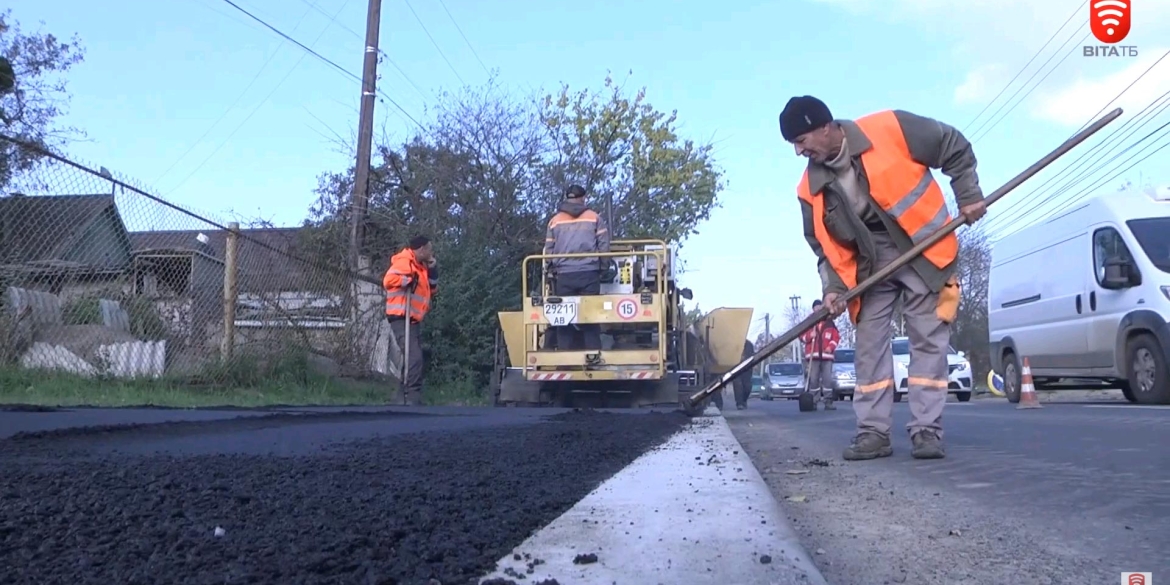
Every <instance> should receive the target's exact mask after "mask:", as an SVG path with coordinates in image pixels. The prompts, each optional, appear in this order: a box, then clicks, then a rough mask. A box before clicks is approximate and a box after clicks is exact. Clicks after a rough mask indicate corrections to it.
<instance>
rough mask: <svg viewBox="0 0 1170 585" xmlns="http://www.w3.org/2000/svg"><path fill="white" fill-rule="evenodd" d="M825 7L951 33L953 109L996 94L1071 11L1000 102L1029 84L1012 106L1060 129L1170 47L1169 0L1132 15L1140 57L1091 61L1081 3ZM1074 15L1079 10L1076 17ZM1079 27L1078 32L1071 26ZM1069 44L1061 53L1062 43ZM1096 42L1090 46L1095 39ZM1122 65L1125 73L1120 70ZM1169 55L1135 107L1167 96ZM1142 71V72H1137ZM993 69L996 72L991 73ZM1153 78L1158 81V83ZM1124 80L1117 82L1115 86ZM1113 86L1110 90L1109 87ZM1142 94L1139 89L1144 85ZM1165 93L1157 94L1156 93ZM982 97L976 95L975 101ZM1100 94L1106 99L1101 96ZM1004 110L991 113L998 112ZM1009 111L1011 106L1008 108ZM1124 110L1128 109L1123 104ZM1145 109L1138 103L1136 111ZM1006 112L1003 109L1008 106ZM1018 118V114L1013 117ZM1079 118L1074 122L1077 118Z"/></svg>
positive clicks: (931, 1) (831, 1)
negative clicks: (1083, 45) (1085, 50)
mask: <svg viewBox="0 0 1170 585" xmlns="http://www.w3.org/2000/svg"><path fill="white" fill-rule="evenodd" d="M811 1H813V2H816V3H820V4H827V5H832V6H837V7H840V8H841V9H843V10H846V11H848V12H851V13H854V14H858V13H864V14H868V15H873V16H875V17H877V18H878V19H885V20H892V21H901V22H912V23H916V24H917V25H918V26H921V27H923V28H925V29H929V30H930V31H931V32H937V31H939V30H944V29H945V30H946V37H947V38H949V39H951V40H952V42H953V44H952V46H950V47H948V48H942V47H940V49H941V50H944V51H945V50H947V49H949V51H950V54H951V55H953V60H954V63H955V66H956V67H957V68H959V69H960V70H965V71H967V73H966V77H965V78H964V79H963V81H961V82H959V85H958V86H957V87H956V88H955V90H954V94H953V98H954V101H955V103H956V104H958V105H962V106H968V107H975V108H977V109H978V108H982V105H984V104H986V103H988V102H989V101H990V100H991V98H992V97H994V96H995V95H996V94H997V93H999V91H1000V89H1002V88H1003V87H1004V85H1005V83H1006V82H1007V81H1008V80H1009V79H1011V78H1012V77H1013V76H1015V75H1016V72H1017V71H1019V70H1020V68H1022V67H1023V66H1024V64H1025V63H1027V62H1028V60H1029V59H1031V58H1032V56H1033V55H1034V54H1035V53H1036V51H1037V50H1039V49H1040V47H1041V45H1043V44H1044V42H1045V41H1046V40H1048V37H1049V36H1050V35H1052V33H1053V32H1055V31H1056V30H1057V29H1058V28H1060V27H1061V25H1062V24H1064V23H1065V22H1066V21H1067V20H1068V19H1069V16H1070V14H1072V15H1073V16H1072V20H1071V21H1069V23H1068V25H1067V26H1065V27H1064V29H1063V30H1061V32H1060V34H1058V35H1057V36H1056V38H1055V39H1053V41H1052V42H1051V43H1050V44H1049V45H1048V46H1047V47H1046V48H1045V49H1044V52H1043V53H1042V54H1041V55H1040V56H1039V57H1038V58H1036V60H1035V61H1033V62H1032V63H1031V64H1030V65H1029V67H1028V69H1027V70H1026V71H1024V73H1023V74H1022V75H1020V77H1019V79H1017V80H1016V81H1015V83H1013V85H1012V86H1011V87H1010V88H1009V89H1008V90H1007V92H1005V94H1004V95H1002V96H1000V98H999V100H998V101H997V104H999V103H1003V102H1005V101H1006V100H1008V99H1009V97H1010V96H1012V95H1013V94H1015V93H1016V89H1017V88H1019V87H1020V86H1021V85H1022V84H1024V83H1027V86H1028V87H1027V88H1025V89H1024V90H1023V91H1020V92H1019V94H1018V95H1017V97H1016V98H1014V99H1013V100H1012V101H1013V103H1014V102H1015V101H1017V100H1020V99H1021V98H1023V99H1025V100H1026V102H1025V103H1022V104H1021V106H1022V107H1021V108H1019V109H1017V111H1019V112H1030V113H1032V114H1033V115H1035V116H1038V117H1040V118H1043V119H1045V120H1048V121H1054V122H1058V123H1061V124H1072V125H1073V126H1080V125H1081V124H1083V123H1084V121H1085V119H1087V118H1088V117H1089V116H1090V115H1092V114H1093V113H1094V112H1096V111H1097V110H1098V109H1100V108H1101V106H1102V105H1104V104H1105V103H1106V102H1108V101H1109V99H1110V98H1112V97H1113V96H1114V95H1116V94H1117V92H1118V91H1120V90H1121V88H1123V87H1125V85H1127V84H1128V83H1129V82H1130V81H1132V80H1133V79H1134V78H1135V77H1136V76H1137V73H1138V72H1140V71H1141V70H1142V69H1144V68H1145V67H1146V66H1149V63H1151V62H1152V59H1156V58H1157V57H1158V56H1160V55H1161V53H1163V52H1165V49H1164V48H1163V49H1160V50H1159V49H1158V48H1157V46H1159V45H1165V43H1166V41H1165V39H1167V38H1170V1H1159V2H1153V1H1149V0H1146V1H1143V2H1141V3H1140V6H1139V7H1138V11H1137V12H1135V13H1134V20H1133V29H1132V32H1131V33H1130V35H1129V37H1128V38H1127V39H1126V40H1125V41H1124V42H1123V43H1122V44H1125V45H1136V46H1137V47H1138V48H1139V50H1140V52H1141V55H1142V57H1140V58H1138V59H1130V58H1086V57H1083V56H1081V54H1080V51H1079V49H1078V48H1077V45H1079V43H1078V41H1080V39H1081V38H1082V36H1083V35H1086V34H1088V32H1089V30H1088V24H1087V20H1088V16H1089V14H1088V12H1089V11H1088V8H1087V7H1086V4H1087V3H1086V2H1084V1H1083V0H1080V1H1079V2H1077V1H1076V0H1033V1H1032V2H1019V1H1018V0H811ZM1078 6H1079V8H1078ZM1074 10H1080V11H1081V12H1080V13H1075V12H1074ZM1074 27H1075V28H1074ZM1069 37H1072V39H1071V40H1070V41H1069V43H1068V45H1065V47H1064V49H1061V48H1060V47H1061V45H1062V44H1063V43H1064V42H1065V40H1066V39H1069ZM1092 41H1093V39H1092V38H1091V37H1090V40H1089V41H1087V42H1092ZM1070 49H1071V50H1073V51H1075V52H1074V53H1073V54H1072V55H1070V56H1069V57H1068V58H1067V59H1065V60H1064V62H1063V63H1061V64H1060V67H1059V69H1057V70H1056V71H1054V72H1053V73H1052V74H1050V75H1048V77H1047V78H1045V79H1044V80H1043V82H1041V83H1040V84H1039V85H1038V86H1037V88H1036V89H1035V90H1034V91H1033V92H1032V93H1031V94H1030V95H1027V97H1024V95H1025V94H1026V93H1027V92H1028V91H1029V89H1030V88H1031V86H1033V85H1036V84H1037V82H1039V81H1040V79H1041V78H1042V77H1044V76H1045V75H1046V74H1047V72H1048V70H1049V69H1051V68H1052V67H1054V66H1055V65H1056V64H1057V62H1059V61H1060V59H1061V58H1062V57H1064V54H1063V53H1064V52H1066V51H1069V50H1070ZM1057 51H1061V52H1060V53H1058V54H1057V55H1056V57H1055V58H1053V59H1052V60H1051V61H1050V62H1048V64H1047V66H1044V70H1043V71H1042V72H1041V73H1039V74H1038V75H1036V76H1035V78H1033V79H1032V80H1031V81H1030V82H1029V81H1027V80H1028V79H1029V78H1030V77H1032V74H1033V72H1034V71H1036V70H1037V69H1039V68H1040V67H1041V66H1042V64H1043V63H1044V62H1045V61H1046V60H1048V57H1049V55H1052V54H1054V53H1056V52H1057ZM1143 64H1144V65H1143ZM1122 66H1125V67H1126V70H1125V71H1120V70H1119V69H1120V68H1121V67H1122ZM1163 67H1166V68H1168V69H1170V58H1167V59H1166V60H1165V61H1163V62H1162V64H1160V65H1159V66H1158V69H1157V70H1155V71H1152V72H1150V74H1149V75H1148V76H1147V77H1146V78H1145V79H1143V80H1142V82H1141V84H1140V85H1137V86H1134V88H1133V89H1132V90H1130V91H1129V92H1128V93H1127V95H1126V99H1128V103H1129V105H1130V109H1127V111H1136V110H1134V109H1132V106H1133V104H1141V105H1142V106H1144V105H1145V104H1146V103H1149V101H1150V99H1152V98H1153V97H1154V96H1156V95H1159V94H1160V93H1161V92H1164V91H1166V90H1167V89H1170V88H1168V87H1167V86H1166V85H1165V79H1166V77H1165V76H1166V75H1167V73H1166V72H1165V71H1160V72H1159V70H1161V69H1162V68H1163ZM1135 68H1137V69H1135ZM993 72H998V74H997V75H996V74H994V73H993ZM1155 73H1159V77H1157V78H1156V79H1151V78H1155ZM1118 83H1120V85H1116V84H1118ZM1110 84H1114V85H1112V87H1113V88H1114V89H1113V90H1112V92H1110V91H1109V88H1110V87H1111V85H1110ZM1143 87H1144V89H1142V90H1141V91H1139V89H1141V88H1143ZM1159 87H1160V88H1161V89H1160V90H1159V89H1158V88H1159ZM977 96H978V97H977ZM1102 96H1107V97H1104V98H1103V99H1101V98H1102ZM998 107H999V106H998V105H997V106H995V107H993V108H992V111H994V110H995V109H996V108H998ZM1008 107H1011V106H1008ZM1123 107H1124V104H1123ZM1137 109H1138V110H1140V109H1141V106H1139V107H1138V108H1137ZM1005 111H1006V109H1005ZM1012 115H1013V116H1015V115H1016V114H1015V112H1013V114H1012ZM1074 119H1075V120H1076V121H1075V123H1074V122H1073V120H1074Z"/></svg>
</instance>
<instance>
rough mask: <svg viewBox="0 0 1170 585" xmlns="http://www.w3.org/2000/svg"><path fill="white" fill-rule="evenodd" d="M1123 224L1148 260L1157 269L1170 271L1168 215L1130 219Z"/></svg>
mask: <svg viewBox="0 0 1170 585" xmlns="http://www.w3.org/2000/svg"><path fill="white" fill-rule="evenodd" d="M1125 224H1126V225H1128V226H1129V231H1131V232H1133V237H1134V238H1136V239H1137V241H1138V245H1139V246H1141V247H1142V252H1145V254H1146V257H1147V258H1149V259H1150V262H1152V263H1153V264H1154V266H1157V267H1158V270H1161V271H1162V272H1170V217H1150V218H1146V219H1131V220H1129V221H1127V222H1125Z"/></svg>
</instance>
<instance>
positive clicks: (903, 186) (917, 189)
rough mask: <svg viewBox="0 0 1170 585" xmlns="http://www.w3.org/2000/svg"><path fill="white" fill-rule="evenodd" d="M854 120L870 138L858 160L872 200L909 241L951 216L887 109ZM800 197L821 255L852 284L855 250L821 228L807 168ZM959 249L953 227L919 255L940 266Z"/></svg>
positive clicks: (817, 196)
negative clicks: (809, 212)
mask: <svg viewBox="0 0 1170 585" xmlns="http://www.w3.org/2000/svg"><path fill="white" fill-rule="evenodd" d="M856 122H857V125H858V126H859V127H860V128H861V131H862V132H864V133H865V137H866V138H868V139H869V141H870V142H871V143H872V144H873V146H872V148H870V149H869V150H867V151H865V152H863V153H862V154H861V166H862V168H863V169H864V170H865V176H866V178H867V179H868V180H869V192H870V195H871V196H872V197H873V200H874V202H876V203H877V204H878V205H879V206H881V208H882V210H884V211H885V212H886V213H887V214H888V215H889V216H890V217H892V218H893V219H894V220H895V221H896V222H897V223H898V225H899V226H901V228H902V229H903V230H904V231H905V232H906V235H908V236H910V240H911V241H913V242H914V243H915V244H917V243H919V242H921V241H922V240H924V239H926V238H927V237H929V236H930V235H931V234H933V233H934V232H936V231H938V229H939V228H941V227H942V226H944V225H946V223H947V222H949V221H950V220H951V214H950V211H949V210H948V209H947V204H946V197H944V196H943V192H942V189H941V188H940V187H939V186H938V183H937V182H936V181H935V180H934V177H933V176H932V175H931V174H930V169H929V168H927V167H926V166H925V165H922V164H920V163H918V162H917V161H915V160H914V158H913V157H911V156H910V149H909V147H907V146H906V138H905V136H903V134H902V125H901V124H899V123H898V118H897V116H895V115H894V112H892V111H884V112H878V113H876V114H870V115H868V116H865V117H863V118H860V119H858V120H857V121H856ZM797 195H798V196H799V197H800V199H801V200H802V201H804V202H806V203H808V204H809V205H811V206H812V211H813V214H812V217H813V229H814V231H815V233H816V238H817V242H819V243H820V245H821V248H822V249H823V250H824V253H825V259H827V260H828V261H829V265H830V266H832V267H833V271H834V272H836V273H837V276H839V277H841V280H842V281H843V282H844V283H845V286H847V287H849V288H853V287H855V286H857V251H856V250H855V249H854V248H853V247H851V246H849V245H847V244H841V243H838V242H837V240H835V239H833V236H832V235H831V234H830V233H829V232H828V230H827V229H825V204H824V197H822V193H820V192H817V193H811V192H810V191H809V184H808V170H807V169H806V170H805V172H804V176H803V177H801V179H800V185H799V186H798V187H797ZM958 254H959V239H958V237H957V236H955V234H954V232H952V233H951V234H949V235H947V237H945V238H943V239H942V240H940V241H939V242H938V243H936V244H934V245H933V246H931V247H929V248H927V249H926V251H925V252H924V253H923V256H924V257H925V258H926V259H927V260H929V261H930V262H931V263H932V264H934V265H935V266H937V267H938V268H940V269H942V268H946V267H947V266H949V265H950V264H951V263H952V262H954V260H955V258H956V257H957V256H958ZM860 310H861V299H860V298H857V299H853V300H852V301H850V303H849V318H850V319H852V320H853V322H854V323H856V322H857V316H858V313H859V312H860Z"/></svg>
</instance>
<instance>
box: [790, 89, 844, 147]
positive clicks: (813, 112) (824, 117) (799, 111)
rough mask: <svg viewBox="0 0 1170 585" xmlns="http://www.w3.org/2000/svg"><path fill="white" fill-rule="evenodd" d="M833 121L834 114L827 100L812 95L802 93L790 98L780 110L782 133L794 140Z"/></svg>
mask: <svg viewBox="0 0 1170 585" xmlns="http://www.w3.org/2000/svg"><path fill="white" fill-rule="evenodd" d="M832 121H833V114H832V113H831V112H829V106H826V105H825V102H822V101H821V100H819V99H817V98H815V97H813V96H811V95H801V96H796V97H794V98H792V99H790V100H788V104H787V105H785V106H784V111H783V112H780V134H781V135H782V136H784V140H787V141H788V142H792V141H793V140H796V137H797V136H800V135H801V134H804V133H806V132H812V131H813V130H816V129H817V128H820V127H822V126H824V125H826V124H828V123H829V122H832Z"/></svg>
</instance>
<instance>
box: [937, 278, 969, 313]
mask: <svg viewBox="0 0 1170 585" xmlns="http://www.w3.org/2000/svg"><path fill="white" fill-rule="evenodd" d="M962 296H963V295H962V289H961V288H960V287H959V280H958V279H957V278H955V277H954V276H953V275H952V276H951V278H950V279H949V280H947V284H946V286H944V287H943V289H942V290H941V291H940V292H939V293H938V307H937V308H936V309H935V315H936V316H937V317H938V319H939V320H940V321H942V322H943V323H954V322H955V317H957V316H958V314H959V301H960V300H961V299H962Z"/></svg>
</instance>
